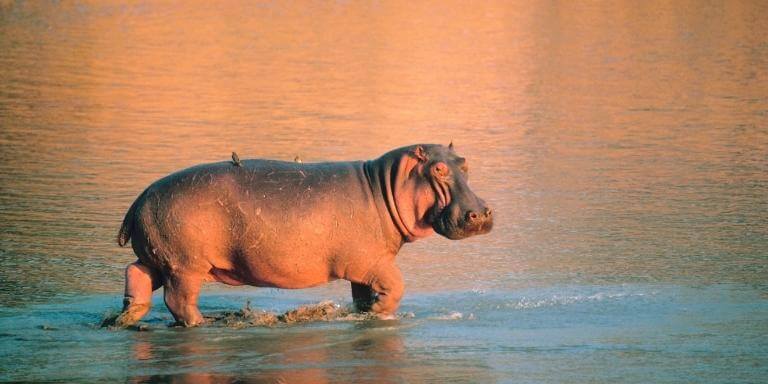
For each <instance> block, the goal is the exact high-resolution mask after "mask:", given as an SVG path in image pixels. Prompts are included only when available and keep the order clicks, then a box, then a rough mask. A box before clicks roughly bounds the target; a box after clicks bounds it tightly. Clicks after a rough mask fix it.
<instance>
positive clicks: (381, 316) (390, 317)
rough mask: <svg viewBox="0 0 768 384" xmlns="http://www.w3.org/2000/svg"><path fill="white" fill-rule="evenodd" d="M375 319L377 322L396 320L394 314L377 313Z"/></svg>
mask: <svg viewBox="0 0 768 384" xmlns="http://www.w3.org/2000/svg"><path fill="white" fill-rule="evenodd" d="M376 317H377V318H378V319H379V320H397V316H396V315H395V314H394V313H377V314H376Z"/></svg>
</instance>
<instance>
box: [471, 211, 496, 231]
mask: <svg viewBox="0 0 768 384" xmlns="http://www.w3.org/2000/svg"><path fill="white" fill-rule="evenodd" d="M464 223H465V224H464V231H465V232H467V233H468V234H469V235H480V234H483V233H488V232H489V231H490V230H491V228H493V212H492V211H491V209H490V208H488V207H482V208H481V209H479V210H469V211H467V213H466V214H465V215H464Z"/></svg>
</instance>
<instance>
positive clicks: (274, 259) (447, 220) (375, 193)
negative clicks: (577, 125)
mask: <svg viewBox="0 0 768 384" xmlns="http://www.w3.org/2000/svg"><path fill="white" fill-rule="evenodd" d="M233 160H234V161H232V162H229V161H224V162H218V163H210V164H202V165H197V166H193V167H191V168H187V169H184V170H181V171H178V172H176V173H173V174H171V175H168V176H166V177H164V178H162V179H160V180H158V181H156V182H154V183H153V184H151V185H150V186H149V187H148V188H146V190H144V192H142V193H141V194H140V195H139V196H138V198H136V200H135V201H134V202H133V204H132V205H131V207H130V208H129V209H128V212H127V213H126V215H125V219H124V220H123V223H122V226H121V228H120V230H119V233H118V236H117V242H118V244H119V245H120V246H125V245H126V244H127V243H128V242H129V240H130V243H131V246H132V248H133V251H134V253H135V254H136V256H137V258H138V260H137V261H135V262H133V263H131V264H129V265H128V267H127V268H126V270H125V297H124V300H123V310H122V312H121V313H120V315H119V316H118V317H117V319H116V320H115V324H116V325H118V326H130V325H133V324H136V323H137V322H138V321H139V320H140V319H141V318H142V317H143V316H144V315H145V314H146V313H147V312H148V311H149V309H150V305H151V298H152V292H153V291H155V290H156V289H158V288H160V287H161V286H162V287H163V291H164V299H165V304H166V306H167V307H168V309H169V310H170V312H171V314H172V315H173V317H174V318H175V320H176V323H177V324H179V325H181V326H196V325H200V324H202V323H203V322H204V319H203V316H202V315H201V313H200V310H199V309H198V306H197V301H198V296H199V294H200V289H201V286H202V284H203V283H205V282H221V283H224V284H229V285H243V284H247V285H251V286H257V287H276V288H284V289H298V288H308V287H313V286H317V285H320V284H324V283H327V282H330V281H333V280H337V279H344V280H348V281H350V282H351V291H352V300H353V303H354V305H355V306H356V307H357V308H358V309H359V310H360V311H366V312H373V314H375V315H376V316H378V317H379V318H382V319H391V318H393V317H394V315H395V313H396V310H397V308H398V306H399V302H400V299H401V298H402V296H403V291H404V287H403V278H402V275H401V273H400V270H399V269H398V267H397V266H396V265H395V256H396V255H397V253H398V251H399V250H400V248H401V247H402V246H403V244H404V243H407V242H412V241H415V240H417V239H420V238H424V237H427V236H429V235H431V234H432V233H433V232H437V233H438V234H440V235H442V236H444V237H446V238H448V239H453V240H458V239H463V238H466V237H469V236H473V235H480V234H485V233H488V232H489V231H490V230H491V228H492V227H493V217H492V213H491V209H490V208H488V206H487V205H486V203H485V202H484V201H483V200H482V199H480V198H479V197H477V196H476V195H475V194H474V193H473V192H472V190H470V188H469V185H468V176H469V167H468V164H467V160H466V159H465V158H463V157H461V156H459V155H458V154H457V153H456V152H455V150H454V148H453V144H452V143H451V145H449V146H443V145H437V144H421V145H411V146H407V147H403V148H398V149H395V150H392V151H390V152H388V153H386V154H384V155H382V156H381V157H379V158H378V159H375V160H369V161H350V162H322V163H299V162H285V161H276V160H261V159H250V160H248V159H246V160H240V159H239V158H237V157H236V156H234V154H233Z"/></svg>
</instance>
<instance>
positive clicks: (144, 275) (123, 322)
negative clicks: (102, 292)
mask: <svg viewBox="0 0 768 384" xmlns="http://www.w3.org/2000/svg"><path fill="white" fill-rule="evenodd" d="M158 288H160V281H159V279H158V277H157V274H156V273H155V272H154V271H153V270H152V269H150V268H149V267H147V266H146V265H144V264H142V263H141V262H140V261H137V262H135V263H132V264H129V265H128V267H126V268H125V295H124V298H123V310H122V312H121V313H120V315H118V316H117V318H116V319H115V320H114V325H115V326H118V327H128V326H131V325H134V324H136V323H137V322H139V320H141V318H142V317H144V315H146V314H147V312H149V310H150V308H151V307H152V292H154V291H155V290H156V289H158Z"/></svg>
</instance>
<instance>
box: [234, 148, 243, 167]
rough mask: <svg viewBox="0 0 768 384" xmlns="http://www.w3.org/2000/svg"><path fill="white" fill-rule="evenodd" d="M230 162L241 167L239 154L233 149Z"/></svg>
mask: <svg viewBox="0 0 768 384" xmlns="http://www.w3.org/2000/svg"><path fill="white" fill-rule="evenodd" d="M232 164H234V165H235V167H241V166H242V165H243V163H241V162H240V156H238V155H237V153H235V152H234V151H233V152H232Z"/></svg>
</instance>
